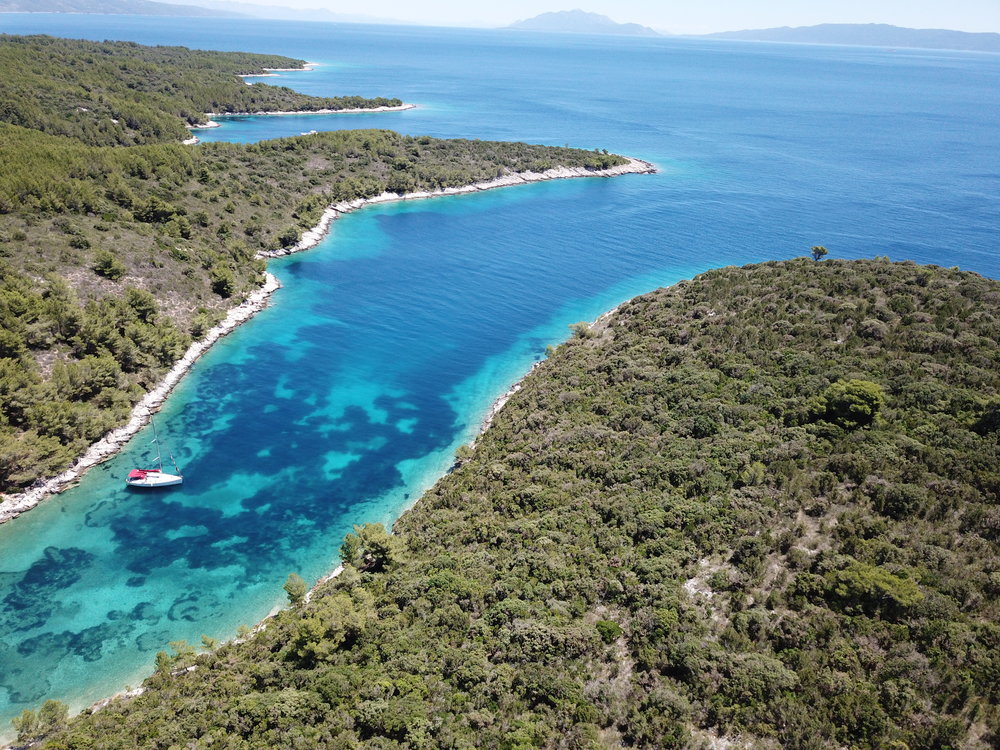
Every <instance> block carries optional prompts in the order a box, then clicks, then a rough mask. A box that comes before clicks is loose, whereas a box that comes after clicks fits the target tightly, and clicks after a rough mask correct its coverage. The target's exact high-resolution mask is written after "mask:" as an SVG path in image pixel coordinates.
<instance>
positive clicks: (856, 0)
mask: <svg viewBox="0 0 1000 750" xmlns="http://www.w3.org/2000/svg"><path fill="white" fill-rule="evenodd" d="M173 1H174V2H177V1H178V0H173ZM195 1H197V0H195ZM241 2H253V3H256V4H258V5H284V6H286V7H294V8H325V9H327V10H330V11H333V12H334V13H355V14H356V13H363V14H365V15H366V16H372V17H380V18H385V19H394V20H400V21H408V22H416V23H422V24H428V25H448V26H506V25H507V24H509V23H511V22H513V21H516V20H519V19H522V18H530V17H531V16H536V15H538V14H539V13H543V12H546V11H554V10H570V9H572V8H581V9H583V10H586V11H590V12H592V13H601V14H603V15H606V16H610V17H611V18H613V19H614V20H615V21H618V22H619V23H624V22H631V23H641V24H643V25H645V26H652V27H653V28H655V29H659V30H665V31H671V32H674V33H682V34H683V33H695V34H696V33H702V32H710V31H729V30H736V29H759V28H769V27H772V26H811V25H813V24H818V23H889V24H893V25H896V26H909V27H912V28H939V29H941V28H943V29H958V30H960V31H994V32H1000V0H697V1H696V2H682V1H681V0H673V2H671V1H670V0H569V2H568V3H567V4H560V2H559V0H507V2H501V3H475V2H467V1H465V2H460V1H459V0H420V1H419V2H413V0H365V2H363V3H358V2H356V1H355V2H349V1H348V0H241Z"/></svg>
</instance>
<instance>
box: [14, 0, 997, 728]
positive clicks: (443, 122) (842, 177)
mask: <svg viewBox="0 0 1000 750" xmlns="http://www.w3.org/2000/svg"><path fill="white" fill-rule="evenodd" d="M0 31H4V32H10V33H37V32H44V33H50V34H55V35H62V36H86V37H89V38H94V39H105V38H118V39H131V40H134V41H138V42H143V43H157V44H166V43H169V44H184V45H187V46H192V47H205V48H216V49H240V50H250V51H260V52H279V53H283V54H288V55H292V56H296V57H303V58H306V59H309V60H312V61H316V62H319V63H321V64H322V65H321V67H319V68H317V69H316V70H315V71H312V72H308V73H290V74H287V75H284V76H283V77H282V78H273V79H268V80H269V81H270V82H275V83H282V84H286V85H290V86H293V87H295V88H297V89H300V90H302V91H305V92H307V93H311V94H330V95H334V94H355V93H356V94H362V95H366V96H399V97H401V98H402V99H404V100H406V101H409V102H414V103H416V104H418V105H419V108H418V109H415V110H412V111H408V112H400V113H383V114H370V115H346V116H319V115H313V116H290V117H249V118H236V119H227V120H222V122H223V125H222V127H220V128H217V129H213V130H206V131H201V132H200V133H199V135H200V136H201V137H202V138H203V139H204V140H209V139H214V140H218V139H221V140H234V141H251V140H258V139H261V138H271V137H279V136H284V135H295V134H298V133H302V132H308V131H309V130H314V129H315V130H325V129H334V128H348V127H385V128H395V129H398V130H401V131H403V132H406V133H411V134H424V133H426V134H430V135H435V136H446V137H466V138H491V139H511V140H513V139H516V140H525V141H530V142H535V143H547V144H556V145H562V144H569V145H574V146H581V147H585V148H608V149H610V150H612V151H616V152H620V153H627V154H630V155H633V156H638V157H641V158H644V159H647V160H650V161H653V162H655V163H656V164H657V165H658V166H659V168H660V172H659V173H658V174H657V175H654V176H638V175H635V176H626V177H621V178H616V179H613V180H603V179H587V180H563V181H558V182H549V183H542V184H535V185H530V186H521V187H514V188H508V189H503V190H498V191H493V192H490V193H480V194H475V195H470V196H462V197H449V198H436V199H432V200H424V201H418V202H410V203H401V204H393V205H385V206H380V207H376V208H369V209H365V210H363V211H360V212H357V213H355V214H352V215H350V216H348V217H346V218H344V219H342V220H340V221H338V222H336V224H335V225H334V228H333V231H332V232H331V234H330V236H329V237H328V238H327V239H326V240H325V241H324V242H323V243H322V244H321V245H320V246H319V247H317V248H316V249H314V250H311V251H309V252H307V253H303V254H300V255H298V256H293V257H291V258H287V259H284V260H281V261H274V262H272V263H271V264H270V268H271V270H272V271H273V272H274V273H275V274H276V275H277V276H278V277H279V278H280V280H281V282H282V284H283V285H284V286H283V288H282V289H281V290H280V291H278V292H277V293H276V294H275V296H274V298H273V305H272V306H271V307H270V308H268V309H267V310H265V311H264V312H262V313H261V314H260V315H258V316H257V317H256V318H254V319H253V321H252V322H250V323H248V324H247V325H245V326H243V327H242V328H240V329H239V330H238V331H236V332H235V333H234V334H232V335H230V336H229V337H227V338H226V339H224V340H223V341H221V342H220V343H219V344H218V345H216V346H215V347H214V348H213V349H212V350H211V352H210V353H209V354H208V355H206V357H204V358H203V359H202V360H201V361H200V362H199V363H198V365H197V366H196V367H195V369H194V370H193V371H192V373H191V374H190V376H189V377H187V378H186V379H185V380H184V381H183V383H182V384H181V386H180V387H179V388H178V389H177V390H176V391H175V392H174V394H173V395H172V396H171V397H170V399H169V401H168V403H167V405H166V407H165V408H164V409H163V411H162V412H161V413H160V414H159V415H158V416H157V425H158V427H159V430H160V437H161V440H162V441H163V443H165V444H166V445H168V446H169V447H170V448H171V449H172V450H173V452H174V453H175V455H176V456H177V459H178V462H179V463H180V465H181V468H182V470H183V472H184V474H185V477H186V479H185V483H184V485H183V486H182V487H179V488H176V489H174V490H170V491H162V492H155V493H141V492H137V491H128V490H126V488H125V486H124V482H123V479H124V476H125V475H126V474H127V472H128V470H129V469H130V468H132V467H133V466H135V465H136V464H139V463H142V462H143V461H142V458H143V457H144V456H149V455H150V454H151V452H152V449H151V446H150V441H151V435H150V434H148V431H147V432H144V433H142V434H140V435H139V436H138V437H137V438H136V439H135V440H133V441H132V444H131V445H130V446H129V447H128V448H127V450H126V451H125V452H124V453H122V454H121V455H119V456H118V457H116V458H114V459H113V460H111V461H109V462H107V463H105V464H103V465H102V466H100V467H99V468H97V469H95V470H94V471H92V472H91V473H90V474H88V475H87V476H86V478H85V479H84V480H83V481H82V482H81V483H80V485H79V486H78V487H75V488H73V489H72V490H69V491H67V492H65V493H64V494H63V495H62V496H60V497H56V498H53V499H50V500H47V501H45V502H44V503H43V504H42V505H41V506H39V507H38V508H36V509H35V510H32V511H31V512H30V513H27V514H25V515H24V516H22V517H20V518H18V519H16V520H15V521H13V522H11V523H8V524H6V525H4V526H0V600H2V602H3V607H2V609H0V721H2V723H3V724H4V725H7V723H8V720H9V718H10V717H11V716H13V715H15V714H17V713H18V712H20V711H21V710H22V709H24V708H26V707H33V706H36V705H37V704H39V703H40V702H41V701H43V700H45V699H46V698H58V699H60V700H63V701H66V702H68V703H70V704H71V705H72V706H73V707H74V708H80V707H82V706H85V705H87V704H88V703H90V702H92V701H94V700H97V699H99V698H101V697H104V696H106V695H108V694H111V693H113V692H115V691H117V690H121V689H123V688H124V687H125V686H126V685H129V684H131V685H137V684H139V682H140V681H141V680H142V678H143V676H144V675H145V674H147V673H148V672H149V671H150V670H151V667H152V663H153V657H154V654H155V652H156V651H157V650H160V649H165V648H167V647H168V645H167V644H168V643H170V642H171V641H178V640H187V641H189V642H192V643H198V641H199V639H200V637H201V635H202V634H207V635H209V636H212V637H216V638H226V637H230V636H232V635H233V634H234V633H235V631H236V628H237V627H238V626H239V625H240V624H244V623H245V624H253V623H255V622H256V621H258V620H260V619H261V618H262V617H264V616H265V615H266V614H267V613H268V612H269V611H271V610H272V609H273V608H274V607H277V606H280V605H281V603H282V601H283V600H284V592H283V591H282V588H281V586H282V583H283V582H284V580H285V578H286V576H287V575H288V574H289V573H290V572H293V571H297V572H299V573H300V574H302V575H303V576H304V577H305V578H307V579H309V580H315V579H316V578H318V577H319V576H321V575H323V574H324V573H326V572H328V571H329V570H331V569H332V568H333V567H335V566H336V564H337V562H338V560H337V557H338V556H337V549H338V546H339V544H340V541H341V539H342V537H343V535H344V534H345V533H346V532H347V531H349V530H350V529H351V526H352V524H356V523H362V522H368V521H381V522H383V523H386V524H389V523H391V522H392V521H393V520H394V519H395V518H397V517H398V516H399V514H400V513H401V512H403V510H405V508H406V507H407V506H408V505H409V504H411V503H413V502H414V501H416V500H417V498H418V497H419V496H420V494H421V492H422V491H423V490H424V489H426V488H427V487H429V486H430V485H431V484H432V483H433V482H434V481H435V480H436V479H437V478H438V477H440V476H441V475H442V473H444V472H445V471H447V469H448V467H449V465H450V464H451V462H452V457H453V455H454V451H455V449H456V448H457V446H459V445H460V444H462V443H464V442H468V441H469V440H470V439H471V438H472V437H473V436H474V434H475V433H476V431H477V429H478V425H479V423H480V421H481V419H482V417H483V416H484V414H485V412H486V410H487V409H488V408H489V405H490V403H491V402H492V401H493V400H494V399H495V398H496V397H497V396H499V395H500V394H501V393H502V392H503V391H505V390H506V389H507V388H508V387H509V386H510V385H511V383H513V382H514V381H515V380H517V378H519V377H520V376H521V375H523V374H524V373H525V372H526V371H527V370H528V369H529V368H530V366H531V363H532V362H533V361H535V360H537V359H539V358H541V357H542V356H544V350H545V347H546V346H547V345H549V344H553V343H558V342H559V341H561V340H563V339H564V338H565V337H566V336H567V334H568V329H567V326H568V325H569V324H572V323H574V322H577V321H580V320H592V319H594V318H595V317H597V316H598V315H599V314H601V313H602V312H604V311H605V310H607V309H609V308H611V307H613V306H615V305H616V304H618V303H620V302H622V301H623V300H625V299H627V298H629V297H631V296H634V295H636V294H639V293H642V292H646V291H649V290H652V289H654V288H656V287H657V286H661V285H664V284H669V283H673V282H675V281H677V280H680V279H683V278H690V277H691V276H692V275H694V274H696V273H698V272H700V271H703V270H705V269H708V268H712V267H715V266H721V265H726V264H733V263H749V262H755V261H762V260H768V259H779V258H788V257H793V256H798V255H803V254H805V253H807V252H808V250H809V247H810V246H811V245H816V244H822V245H825V246H827V247H828V248H829V249H830V251H831V255H832V256H833V257H841V258H843V257H871V256H875V255H888V256H890V257H891V258H893V259H907V258H908V259H912V260H915V261H918V262H922V263H925V262H933V263H938V264H941V265H946V266H952V265H958V266H961V267H963V268H966V269H970V270H975V271H978V272H980V273H983V274H986V275H989V276H992V277H997V276H998V275H1000V261H998V258H997V254H996V245H997V242H996V241H997V237H998V235H1000V232H998V230H1000V210H998V208H1000V207H998V198H997V196H998V195H1000V149H997V148H996V143H997V142H1000V126H998V122H997V119H996V112H1000V85H998V83H1000V80H998V79H1000V56H992V55H977V54H963V53H949V52H926V51H925V52H910V51H906V50H898V51H888V50H876V49H862V48H845V47H811V46H784V45H767V44H750V43H728V42H713V43H709V42H698V41H691V40H677V39H637V40H633V39H616V38H598V37H559V36H547V35H532V34H524V33H512V32H499V31H469V30H455V29H426V28H393V27H370V26H347V25H324V24H310V25H304V24H292V23H289V24H281V23H276V22H257V21H250V20H240V21H237V20H227V21H224V22H222V21H220V22H218V23H213V24H210V25H209V24H205V23H204V21H194V20H190V19H165V18H157V19H151V18H142V17H124V16H80V15H74V16H55V15H51V16H50V15H39V14H24V15H17V14H15V15H11V14H4V15H3V16H2V18H0Z"/></svg>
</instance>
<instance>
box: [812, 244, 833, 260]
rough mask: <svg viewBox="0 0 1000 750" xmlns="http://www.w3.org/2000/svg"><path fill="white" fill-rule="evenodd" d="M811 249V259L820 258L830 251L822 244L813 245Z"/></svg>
mask: <svg viewBox="0 0 1000 750" xmlns="http://www.w3.org/2000/svg"><path fill="white" fill-rule="evenodd" d="M811 249H812V254H813V260H820V259H821V258H822V257H823V256H824V255H827V254H828V253H829V252H830V251H829V250H827V249H826V248H825V247H823V246H822V245H813V246H812V248H811Z"/></svg>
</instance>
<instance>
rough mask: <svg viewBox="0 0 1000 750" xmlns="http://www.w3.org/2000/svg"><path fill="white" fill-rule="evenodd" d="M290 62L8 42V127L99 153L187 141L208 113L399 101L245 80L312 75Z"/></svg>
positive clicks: (60, 42)
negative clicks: (297, 72) (276, 71)
mask: <svg viewBox="0 0 1000 750" xmlns="http://www.w3.org/2000/svg"><path fill="white" fill-rule="evenodd" d="M304 65H305V61H303V60H296V59H293V58H290V57H284V56H281V55H260V54H252V53H248V52H211V51H206V50H191V49H187V48H186V47H162V46H161V47H148V46H144V45H140V44H135V43H134V42H90V41H85V40H82V39H58V38H55V37H51V36H11V35H9V34H2V35H0V68H2V69H3V71H4V75H3V78H2V79H0V121H2V122H7V123H11V124H13V125H20V126H22V127H25V128H30V129H32V130H40V131H43V132H46V133H51V134H53V135H63V136H68V137H71V138H74V139H77V140H80V141H83V142H84V143H87V144H89V145H92V146H124V145H136V144H143V143H166V142H171V141H181V140H184V139H185V138H187V137H188V131H187V130H186V129H185V125H195V124H199V123H203V122H204V121H205V114H206V113H208V112H212V113H220V114H224V113H226V112H269V111H299V110H306V111H309V110H318V109H356V108H360V109H370V108H374V107H381V106H396V105H399V104H401V103H402V102H400V100H399V99H386V98H383V97H378V98H375V99H365V98H363V97H360V96H341V97H316V96H307V95H305V94H300V93H298V92H296V91H293V90H291V89H289V88H286V87H283V86H270V85H267V84H264V83H255V84H253V85H252V86H247V85H246V84H245V83H244V82H243V81H242V80H241V79H240V78H239V77H238V76H240V75H251V74H255V73H263V72H264V70H265V68H302V67H303V66H304Z"/></svg>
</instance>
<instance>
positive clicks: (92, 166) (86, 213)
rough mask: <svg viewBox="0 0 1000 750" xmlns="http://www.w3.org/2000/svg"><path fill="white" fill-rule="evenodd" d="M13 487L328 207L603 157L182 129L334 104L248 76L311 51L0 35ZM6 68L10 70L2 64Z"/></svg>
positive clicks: (105, 410)
mask: <svg viewBox="0 0 1000 750" xmlns="http://www.w3.org/2000/svg"><path fill="white" fill-rule="evenodd" d="M0 61H2V65H3V69H4V70H5V77H4V80H2V81H0V102H2V106H0V163H2V164H3V165H4V168H3V170H2V171H0V493H11V492H16V491H18V490H21V489H23V488H25V487H28V486H30V485H32V484H33V483H36V482H37V481H38V480H39V479H42V478H45V477H50V476H54V475H56V474H58V473H60V472H61V471H62V470H64V469H65V468H67V467H68V466H69V465H70V464H71V463H72V462H73V461H74V459H75V458H76V457H78V456H79V455H81V454H82V453H83V451H84V450H85V449H86V448H87V446H89V445H91V444H92V443H94V442H95V441H97V440H98V439H100V438H101V436H103V435H104V434H106V433H107V432H108V431H109V430H111V429H112V428H114V427H117V426H119V425H122V424H124V423H125V422H126V421H128V417H129V414H130V412H131V410H132V408H133V406H134V405H135V404H136V403H137V402H138V401H139V399H140V398H141V397H142V396H143V394H145V393H146V392H148V391H149V390H150V389H151V388H153V387H154V386H155V385H156V384H157V383H158V382H159V380H160V379H161V378H162V377H163V375H164V373H165V372H167V370H168V369H169V368H170V366H171V365H172V364H173V363H174V362H175V361H176V360H177V359H178V358H179V357H180V356H181V355H182V354H183V353H184V351H185V350H186V349H187V347H188V346H189V344H190V343H191V342H192V341H196V340H199V339H201V338H202V337H203V336H204V335H205V334H206V332H207V331H209V330H210V329H211V328H212V326H214V325H215V324H216V323H217V322H218V321H219V320H221V319H222V317H223V316H224V314H225V312H226V311H227V310H228V309H231V308H232V307H233V306H234V305H236V304H237V303H239V302H240V301H241V300H243V299H244V298H245V297H246V296H247V295H248V294H249V293H251V292H252V291H253V290H255V289H257V288H259V287H260V285H261V284H262V283H263V280H264V270H265V262H264V260H262V259H261V257H260V256H261V255H264V254H267V253H268V252H273V251H277V250H280V249H282V248H287V247H291V246H295V245H296V244H297V243H298V242H299V239H300V237H301V236H302V234H303V232H305V231H307V230H310V229H312V228H313V227H315V226H316V225H317V223H318V222H319V221H320V218H321V217H322V215H323V212H324V209H326V207H327V206H329V205H331V204H336V203H339V202H343V201H352V200H357V199H366V198H372V197H375V196H379V195H381V194H383V193H386V192H393V193H398V194H406V193H413V192H417V191H434V190H441V189H445V188H459V187H465V186H468V185H470V184H473V183H478V182H483V181H490V180H495V179H496V178H499V177H504V176H509V175H513V174H517V173H523V172H542V171H545V170H547V169H551V168H553V167H577V168H583V169H585V170H588V171H587V173H590V171H596V170H601V169H606V168H608V167H613V166H615V165H621V164H625V163H626V162H627V160H626V159H624V158H622V157H619V156H615V155H611V154H607V153H597V152H594V151H581V150H577V149H570V148H553V147H544V146H529V145H526V144H522V143H496V142H487V141H470V140H437V139H433V138H429V137H408V136H402V135H399V134H397V133H394V132H391V131H384V130H379V131H374V130H366V131H343V132H330V133H319V134H315V135H310V136H300V137H294V138H285V139H280V140H275V141H267V142H262V143H258V144H249V145H246V144H226V143H213V144H204V145H201V146H197V147H190V146H184V145H181V143H179V142H178V141H179V140H180V139H181V138H183V137H184V135H185V134H186V133H187V130H186V129H185V127H184V124H185V122H194V121H198V120H200V119H202V118H203V113H204V112H206V111H246V110H248V109H249V110H250V111H260V110H262V109H268V110H277V109H285V110H288V109H295V110H301V109H309V110H318V109H328V108H331V107H334V108H336V107H339V106H351V107H355V106H361V105H365V104H371V106H380V105H381V104H384V103H386V102H388V103H392V102H397V101H398V100H383V99H375V100H360V104H359V100H357V99H356V98H353V97H352V98H349V99H347V100H345V99H325V98H315V97H307V96H304V95H301V94H297V93H295V92H293V91H290V90H289V89H283V88H278V87H272V86H267V85H265V84H254V85H253V86H247V85H246V84H245V83H243V82H242V80H241V79H239V78H238V75H240V74H245V73H253V72H261V71H263V70H264V69H265V68H270V67H301V66H302V65H303V64H304V63H303V61H302V60H294V59H291V58H284V57H277V56H271V55H250V54H244V53H228V52H226V53H223V52H202V51H195V50H187V49H184V48H180V47H143V46H140V45H136V44H131V43H126V42H105V43H94V42H84V41H70V40H61V39H53V38H51V37H12V36H0ZM6 71H10V75H9V76H8V75H7V74H6Z"/></svg>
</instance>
